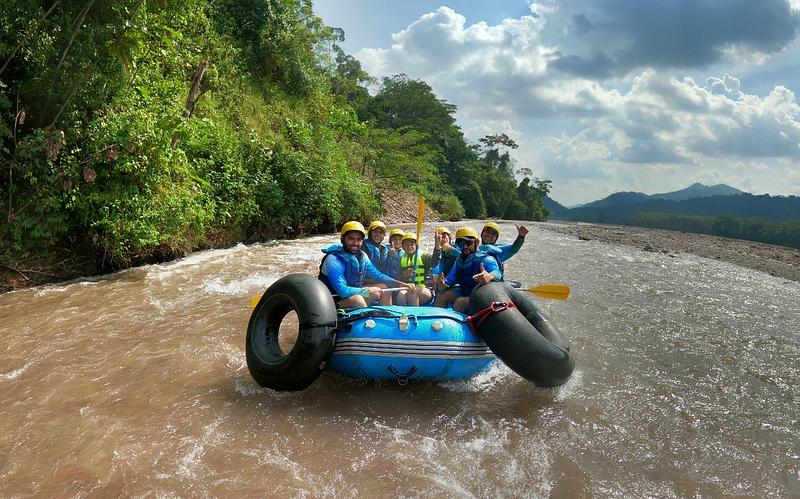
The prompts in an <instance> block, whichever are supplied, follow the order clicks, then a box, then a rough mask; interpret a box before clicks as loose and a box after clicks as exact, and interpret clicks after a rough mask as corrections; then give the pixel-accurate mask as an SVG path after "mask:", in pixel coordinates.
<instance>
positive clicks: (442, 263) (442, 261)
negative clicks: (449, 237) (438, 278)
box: [431, 247, 461, 276]
mask: <svg viewBox="0 0 800 499" xmlns="http://www.w3.org/2000/svg"><path fill="white" fill-rule="evenodd" d="M459 255H461V252H460V251H458V248H456V247H453V249H452V250H450V251H445V250H442V255H441V256H440V257H439V263H438V264H436V267H434V269H433V270H432V271H431V272H432V273H434V274H436V275H439V274H441V273H444V275H445V276H446V275H447V274H449V273H450V269H452V268H453V265H455V263H456V260H457V259H458V257H459Z"/></svg>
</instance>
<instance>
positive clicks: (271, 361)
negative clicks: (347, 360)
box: [245, 274, 336, 390]
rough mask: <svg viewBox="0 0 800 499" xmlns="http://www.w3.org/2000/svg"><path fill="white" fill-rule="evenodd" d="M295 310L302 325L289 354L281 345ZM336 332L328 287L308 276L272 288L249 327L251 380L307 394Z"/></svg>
mask: <svg viewBox="0 0 800 499" xmlns="http://www.w3.org/2000/svg"><path fill="white" fill-rule="evenodd" d="M292 310H294V311H295V312H296V313H297V317H298V319H299V320H300V327H299V331H298V335H297V340H296V341H295V344H294V346H293V347H292V349H291V350H290V351H289V352H288V353H284V352H283V350H282V349H281V347H280V344H279V342H278V338H279V331H280V325H281V322H282V321H283V319H284V318H285V317H286V315H287V314H288V313H289V312H291V311H292ZM335 332H336V305H335V304H334V302H333V298H332V297H331V294H330V292H329V291H328V288H327V287H325V285H324V284H323V283H322V282H321V281H320V280H319V279H317V278H315V277H312V276H310V275H307V274H290V275H287V276H285V277H282V278H281V279H278V281H276V282H275V283H274V284H273V285H272V286H270V287H269V288H268V289H267V291H266V292H265V293H264V296H263V297H262V298H261V301H260V302H259V303H258V305H256V308H255V310H254V311H253V315H252V316H251V317H250V323H249V325H248V327H247V339H246V347H245V351H246V352H245V353H246V358H247V368H248V370H249V371H250V375H251V376H252V377H253V379H254V380H255V381H256V382H257V383H258V384H259V385H261V386H265V387H268V388H272V389H273V390H303V389H305V388H307V387H308V386H310V385H311V383H313V382H314V380H316V379H317V378H318V377H319V375H320V374H321V372H322V370H323V369H324V368H325V364H326V362H327V359H328V357H329V356H330V354H331V351H332V349H333V343H334V340H335Z"/></svg>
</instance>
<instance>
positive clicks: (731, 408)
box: [0, 222, 800, 498]
mask: <svg viewBox="0 0 800 499" xmlns="http://www.w3.org/2000/svg"><path fill="white" fill-rule="evenodd" d="M473 225H474V226H475V228H480V225H479V223H478V222H475V223H474V224H473ZM502 227H503V235H502V236H501V242H511V240H512V239H513V237H514V235H515V232H516V231H515V230H514V227H513V225H511V224H502ZM451 228H455V225H454V224H453V225H452V226H451ZM529 228H530V229H531V233H530V234H529V236H528V238H527V241H526V243H525V245H524V246H523V248H522V250H521V251H520V253H519V254H518V255H517V256H516V257H514V259H512V260H510V261H509V263H508V264H507V269H506V272H507V275H508V277H509V278H511V279H516V280H519V281H521V282H522V283H523V284H524V285H525V286H533V285H536V284H542V283H565V284H569V285H570V286H571V288H572V295H571V297H570V299H569V300H567V301H551V300H543V299H539V300H537V303H538V304H539V305H540V306H541V308H542V309H543V310H544V311H545V312H546V313H547V314H548V315H549V316H550V318H551V319H552V321H553V322H554V323H556V324H558V325H559V327H560V328H561V329H562V330H563V331H564V332H565V333H566V335H567V336H568V337H569V338H570V340H571V342H572V351H573V355H574V356H575V360H576V370H575V373H574V374H573V376H572V378H571V379H570V380H569V381H568V382H567V383H566V384H565V385H564V386H561V387H559V388H556V389H541V388H536V387H534V386H532V385H531V384H530V383H528V382H527V381H525V380H523V379H522V378H520V377H519V376H517V375H516V374H515V373H513V372H512V371H510V370H509V369H507V368H506V367H504V366H503V365H502V364H498V365H497V366H496V367H494V368H492V369H491V370H490V371H488V372H486V373H484V374H480V375H478V376H477V377H475V378H472V379H468V380H463V381H450V382H438V383H435V382H431V383H426V382H411V383H409V384H408V385H407V386H399V385H398V384H397V383H395V382H388V381H383V382H380V383H377V382H374V381H360V380H353V379H349V378H346V377H343V376H339V375H335V374H333V373H324V374H323V375H322V376H321V377H320V379H318V380H317V381H316V382H315V383H314V384H313V385H312V386H311V387H310V388H309V389H307V390H305V391H303V392H299V393H279V392H274V391H271V390H268V389H264V388H260V387H259V386H258V385H257V384H256V383H255V382H254V381H253V380H252V379H251V378H250V375H249V373H248V371H247V367H246V363H245V354H244V339H245V334H246V328H247V321H248V318H249V314H250V308H249V301H250V300H249V297H250V296H252V295H255V294H258V293H261V292H263V291H264V289H265V288H266V287H267V286H268V285H269V284H270V283H272V282H274V281H275V280H276V279H277V278H278V277H280V276H282V275H284V274H286V273H288V272H297V271H302V272H309V273H315V272H316V266H317V265H318V262H319V259H320V257H321V253H320V252H319V248H320V247H322V246H325V245H327V244H329V243H331V242H334V241H335V240H336V236H335V235H329V236H316V237H311V238H306V239H301V240H294V241H280V242H271V243H266V244H257V245H251V246H244V245H239V246H236V247H234V248H230V249H226V250H214V251H206V252H200V253H196V254H193V255H191V256H189V257H187V258H184V259H182V260H180V261H176V262H172V263H167V264H161V265H151V266H145V267H140V268H135V269H131V270H127V271H124V272H119V273H117V274H113V275H110V276H105V277H101V278H96V279H89V280H81V281H77V282H71V283H66V284H60V285H52V286H46V287H40V288H35V289H28V290H22V291H17V292H13V293H7V294H4V295H0V496H2V497H15V496H19V497H27V496H39V497H53V496H78V497H115V496H156V497H163V496H175V495H179V496H200V497H203V496H213V497H216V496H234V495H235V496H239V497H247V496H258V497H267V496H278V495H281V496H292V497H320V496H336V497H365V496H367V497H377V496H400V497H409V496H411V497H413V496H433V497H520V496H527V497H548V496H550V497H597V496H602V497H620V498H622V497H700V496H703V497H708V496H727V497H800V283H798V282H793V281H786V280H784V279H781V278H777V277H773V276H770V275H767V274H764V273H760V272H757V271H753V270H749V269H745V268H741V267H738V266H735V265H732V264H727V263H724V262H719V261H716V260H709V259H704V258H699V257H696V256H693V255H688V254H677V255H672V256H670V255H665V254H662V253H649V252H644V251H641V250H638V249H635V248H629V247H622V246H613V245H608V244H604V243H601V242H597V241H579V240H577V239H575V238H573V237H570V236H565V235H562V234H558V233H555V232H551V231H548V230H546V229H545V228H544V227H543V226H542V225H540V224H530V225H529ZM432 230H433V225H426V227H425V234H429V233H430V232H431V231H432ZM424 239H425V236H423V240H424ZM428 246H430V244H429V245H428Z"/></svg>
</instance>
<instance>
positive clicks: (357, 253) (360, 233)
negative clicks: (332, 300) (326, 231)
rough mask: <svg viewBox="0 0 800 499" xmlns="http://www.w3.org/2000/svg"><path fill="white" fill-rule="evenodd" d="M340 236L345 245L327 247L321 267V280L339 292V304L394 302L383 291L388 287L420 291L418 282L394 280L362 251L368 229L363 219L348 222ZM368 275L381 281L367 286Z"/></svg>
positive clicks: (334, 292)
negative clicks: (417, 287)
mask: <svg viewBox="0 0 800 499" xmlns="http://www.w3.org/2000/svg"><path fill="white" fill-rule="evenodd" d="M339 235H340V237H341V242H342V244H341V245H339V244H335V245H331V246H329V247H328V248H325V249H323V250H322V251H323V252H324V253H325V256H324V257H323V258H322V263H321V264H320V266H319V280H321V281H322V282H323V283H325V285H326V286H327V287H328V289H329V290H330V291H331V294H335V295H338V299H337V305H338V306H339V307H342V308H361V307H366V306H367V304H368V303H371V302H373V301H377V300H381V303H382V304H384V305H391V299H392V294H391V293H384V292H383V289H385V288H387V287H397V288H407V289H408V290H409V292H416V287H415V286H414V284H412V283H404V282H401V281H398V280H397V279H393V278H391V277H389V276H387V275H385V274H383V273H381V272H380V271H379V270H378V269H377V268H375V266H374V265H373V264H372V262H371V261H370V260H369V257H368V256H367V254H366V253H364V252H363V251H362V250H361V243H362V241H363V240H364V237H365V236H366V235H367V231H366V230H364V226H363V225H361V223H360V222H356V221H350V222H347V223H346V224H344V225H343V226H342V230H341V231H340V232H339ZM365 278H370V279H373V280H375V281H379V284H377V285H374V286H364V279H365ZM387 285H388V286H387Z"/></svg>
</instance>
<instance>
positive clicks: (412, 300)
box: [406, 288, 419, 307]
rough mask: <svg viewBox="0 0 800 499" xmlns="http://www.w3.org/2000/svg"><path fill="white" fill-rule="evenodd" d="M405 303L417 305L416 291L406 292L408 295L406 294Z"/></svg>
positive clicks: (411, 305)
mask: <svg viewBox="0 0 800 499" xmlns="http://www.w3.org/2000/svg"><path fill="white" fill-rule="evenodd" d="M417 289H419V288H417ZM406 305H408V306H409V307H418V306H419V295H418V294H417V293H416V292H413V293H408V295H406Z"/></svg>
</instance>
